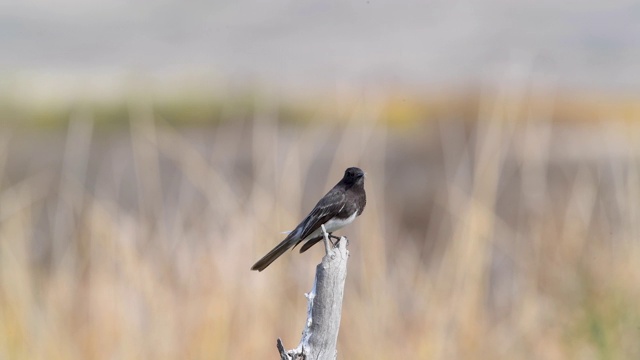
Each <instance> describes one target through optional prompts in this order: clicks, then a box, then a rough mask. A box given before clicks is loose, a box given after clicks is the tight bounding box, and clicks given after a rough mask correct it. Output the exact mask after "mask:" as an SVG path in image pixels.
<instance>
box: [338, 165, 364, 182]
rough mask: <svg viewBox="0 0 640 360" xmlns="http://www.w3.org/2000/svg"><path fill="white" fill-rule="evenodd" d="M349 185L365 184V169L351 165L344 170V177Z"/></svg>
mask: <svg viewBox="0 0 640 360" xmlns="http://www.w3.org/2000/svg"><path fill="white" fill-rule="evenodd" d="M342 181H344V182H345V183H346V184H347V185H354V184H358V185H363V184H364V171H362V170H361V169H360V168H357V167H350V168H348V169H347V170H345V171H344V177H343V178H342Z"/></svg>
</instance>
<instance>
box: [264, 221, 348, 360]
mask: <svg viewBox="0 0 640 360" xmlns="http://www.w3.org/2000/svg"><path fill="white" fill-rule="evenodd" d="M322 232H323V234H324V245H325V250H326V255H325V256H324V257H323V258H322V262H321V263H320V264H318V266H317V267H316V277H315V280H314V282H313V288H312V289H311V291H310V292H309V293H307V294H305V296H306V297H307V321H306V324H305V327H304V330H303V331H302V339H300V344H298V347H297V348H295V349H292V350H288V351H287V350H285V348H284V345H283V344H282V340H280V339H278V341H277V347H278V351H279V352H280V358H281V359H282V360H310V359H313V360H334V359H336V358H337V356H338V352H337V350H336V345H337V343H338V331H339V329H340V317H341V316H342V297H343V295H344V283H345V280H346V279H347V260H348V259H349V251H348V250H347V243H348V241H347V238H345V237H344V236H343V237H342V238H340V242H339V244H338V246H337V247H334V246H333V245H332V244H331V242H330V241H329V235H328V234H327V232H326V230H325V228H324V225H322Z"/></svg>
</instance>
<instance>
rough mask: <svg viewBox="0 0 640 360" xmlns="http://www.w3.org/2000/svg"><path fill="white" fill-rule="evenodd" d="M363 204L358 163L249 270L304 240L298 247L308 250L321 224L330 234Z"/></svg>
mask: <svg viewBox="0 0 640 360" xmlns="http://www.w3.org/2000/svg"><path fill="white" fill-rule="evenodd" d="M366 204H367V196H366V194H365V192H364V172H363V171H362V170H360V169H359V168H357V167H350V168H348V169H347V170H345V172H344V176H343V177H342V180H340V182H338V183H337V184H336V186H334V187H333V189H331V190H330V191H329V192H328V193H327V194H326V195H325V196H324V197H323V198H322V199H320V201H318V203H317V204H316V206H315V207H314V208H313V210H311V212H310V213H309V215H307V217H306V218H305V219H304V220H302V222H301V223H300V224H298V226H296V228H295V229H294V230H293V231H291V232H290V233H289V235H287V237H286V238H285V239H284V240H282V242H281V243H280V244H278V246H276V247H275V248H273V250H271V251H269V253H267V255H265V256H264V257H263V258H262V259H260V260H258V262H256V263H255V264H254V265H253V266H252V267H251V270H258V271H262V270H264V269H266V268H267V266H269V264H271V263H272V262H273V261H274V260H275V259H277V258H278V257H280V255H282V254H284V253H285V252H286V251H287V250H289V249H290V248H294V247H296V245H298V244H299V243H301V242H303V241H305V243H304V244H303V245H302V248H300V252H301V253H303V252H305V251H307V250H308V249H309V248H310V247H312V246H313V245H315V244H316V243H317V242H318V241H320V240H322V238H323V236H322V228H321V226H322V225H324V227H325V229H326V230H327V233H329V234H331V233H333V232H334V231H336V230H338V229H340V228H342V227H344V226H345V225H349V224H351V223H352V222H353V220H355V218H356V217H357V216H360V214H362V210H364V207H365V205H366Z"/></svg>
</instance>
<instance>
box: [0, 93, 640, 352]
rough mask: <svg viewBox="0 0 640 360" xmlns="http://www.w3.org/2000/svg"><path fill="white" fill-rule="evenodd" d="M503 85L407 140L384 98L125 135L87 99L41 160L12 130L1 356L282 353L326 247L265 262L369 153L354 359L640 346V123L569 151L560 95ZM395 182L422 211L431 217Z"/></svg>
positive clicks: (0, 142)
mask: <svg viewBox="0 0 640 360" xmlns="http://www.w3.org/2000/svg"><path fill="white" fill-rule="evenodd" d="M516 90H518V89H516ZM503 91H504V93H500V92H498V93H495V94H493V93H492V94H493V95H492V96H487V97H485V98H482V99H481V101H480V107H479V109H477V111H476V117H477V121H476V123H475V125H474V126H473V127H471V128H469V127H468V125H463V124H461V123H460V122H456V121H444V119H443V120H442V121H441V122H440V123H438V124H436V125H433V126H424V127H423V126H413V127H409V128H405V129H404V130H402V131H400V132H396V130H393V131H390V130H389V129H388V128H387V125H386V123H385V120H386V119H383V118H382V117H383V116H382V115H381V114H382V113H383V112H385V111H386V110H385V109H384V107H383V106H378V105H377V104H380V102H379V101H371V102H366V101H365V102H362V103H360V104H358V106H356V107H354V108H352V109H351V110H350V111H349V112H348V114H347V116H346V117H347V118H348V121H347V122H346V123H345V124H341V125H339V126H337V127H336V125H331V126H329V127H328V125H326V123H324V122H321V121H317V122H311V123H309V124H308V125H305V126H290V125H282V123H280V122H278V121H277V120H278V113H277V112H276V111H273V109H271V108H269V107H268V106H267V107H264V108H259V109H258V110H256V112H255V113H254V114H253V115H251V116H250V117H249V118H248V120H247V118H246V117H245V120H241V119H239V120H237V121H232V122H228V123H223V124H220V125H219V126H217V127H216V128H215V129H213V130H203V132H201V133H189V132H188V131H182V132H181V131H178V130H176V129H174V128H172V127H170V126H167V125H166V124H165V123H164V122H163V120H162V119H160V118H157V117H154V111H153V110H152V109H151V108H149V107H145V106H143V105H139V104H138V105H134V106H132V107H131V108H130V109H129V110H128V113H129V116H130V119H131V120H130V131H127V133H126V134H121V135H112V138H113V137H117V138H118V140H117V141H115V140H113V139H112V138H108V139H106V140H105V139H102V137H101V136H100V134H97V133H96V131H95V130H94V129H93V127H92V123H93V122H92V114H91V112H82V111H78V112H77V114H75V115H73V116H72V120H71V122H70V125H69V128H68V132H67V135H66V142H65V145H64V148H63V149H61V148H56V147H51V146H48V145H46V144H31V145H30V146H32V147H33V149H32V152H31V153H30V154H31V156H32V158H27V159H26V160H24V159H23V158H21V157H18V155H17V154H18V150H15V149H16V148H17V147H19V146H17V145H16V143H20V137H21V136H22V135H19V134H14V136H13V137H12V136H3V137H1V138H0V146H1V149H2V151H0V189H1V193H0V359H45V358H46V359H138V358H149V359H184V358H189V359H200V358H202V359H205V358H206V359H237V358H253V359H264V358H276V357H277V355H276V350H275V339H276V337H279V336H280V337H282V338H283V340H284V342H285V344H286V345H288V346H293V345H295V344H297V341H298V340H299V335H300V333H299V332H300V330H301V329H302V325H303V321H304V316H305V299H304V297H303V292H305V291H308V290H309V288H310V286H311V282H312V277H313V271H314V266H315V264H317V263H318V262H319V260H320V257H321V256H322V251H321V250H322V249H316V250H313V251H311V252H310V253H308V254H307V253H306V254H304V255H298V254H297V253H292V254H289V255H286V256H284V257H283V258H282V259H280V260H279V261H278V262H276V263H274V264H273V265H272V266H271V267H270V268H269V269H267V271H265V272H263V273H255V272H251V271H249V268H250V266H251V264H252V263H253V262H254V261H255V260H256V259H257V258H258V257H259V256H261V255H263V253H264V252H265V251H267V250H268V249H270V248H271V247H272V246H273V245H274V244H275V243H277V242H278V241H279V232H280V231H283V230H286V229H288V228H290V227H292V226H294V225H295V224H296V221H297V220H298V219H299V218H300V216H301V214H303V213H305V212H306V211H307V210H308V209H309V208H310V207H311V206H312V205H313V202H314V200H315V199H317V198H319V197H320V196H321V195H322V194H323V193H324V191H326V190H327V189H328V188H329V187H330V186H331V185H332V184H333V183H334V182H335V181H336V179H338V178H339V177H340V176H341V174H342V171H343V170H344V168H345V167H347V166H350V165H359V166H361V167H362V168H364V169H365V170H366V171H367V173H368V178H367V184H366V188H367V193H368V198H369V202H368V207H367V209H366V211H365V213H364V215H363V216H362V217H361V218H359V220H358V221H357V222H356V223H355V224H354V225H352V226H351V228H350V229H348V230H347V231H346V233H347V234H348V235H349V236H350V239H351V245H350V251H351V259H350V264H349V276H348V279H347V290H346V294H345V302H344V310H343V322H342V328H341V332H340V337H339V355H340V358H343V359H396V358H412V359H568V358H576V359H591V358H593V359H596V358H600V359H632V358H639V357H640V345H638V342H637V339H638V338H640V307H639V306H638V303H637V299H638V298H640V266H638V264H640V243H639V242H638V238H639V235H640V221H639V220H640V202H639V201H638V199H639V198H640V197H639V196H640V165H639V164H640V162H639V160H640V158H639V157H638V156H639V154H640V153H639V152H638V150H639V149H638V148H637V146H636V145H635V144H637V139H638V138H640V137H639V135H640V132H639V131H638V129H637V128H634V127H633V126H631V125H628V124H619V125H615V124H613V123H602V124H600V125H598V126H599V127H600V128H599V129H597V130H596V134H597V135H596V138H597V140H598V141H596V142H595V144H596V146H595V150H593V149H592V147H590V146H588V145H585V144H580V146H582V147H579V148H580V149H583V150H584V149H587V150H593V151H592V152H588V151H587V150H584V151H583V153H581V154H582V155H584V156H577V157H575V156H573V157H571V156H569V158H570V159H569V160H566V159H563V158H562V156H559V155H558V154H566V153H571V151H563V150H566V149H569V150H570V148H571V144H570V143H569V142H567V143H564V142H563V141H562V139H563V138H558V137H557V133H558V131H560V130H561V128H562V127H561V126H558V125H556V124H554V123H553V122H552V121H551V118H552V113H553V104H551V103H548V102H546V101H540V100H539V98H537V97H536V96H535V93H530V92H528V91H524V90H522V91H514V89H513V88H510V87H507V88H506V89H503ZM505 94H509V96H507V95H505ZM513 94H519V96H520V97H518V96H515V97H514V95H513ZM506 98H509V101H506V100H505V99H506ZM514 99H515V101H514ZM407 111H409V110H407ZM514 118H518V119H520V120H519V121H510V120H512V119H514ZM323 124H325V125H323ZM572 129H573V128H572ZM4 133H5V134H7V132H6V131H5V132H4ZM577 133H578V132H573V130H570V131H569V134H570V136H569V137H568V138H569V139H571V136H573V135H575V134H577ZM123 139H124V140H123ZM427 139H435V141H434V142H433V143H430V144H432V145H429V146H426V147H425V145H424V143H425V142H427ZM620 139H622V140H620ZM620 141H622V142H620ZM399 146H400V147H402V148H403V149H405V151H408V150H406V149H410V150H411V154H412V155H411V156H408V157H406V158H405V157H404V155H398V154H399V153H397V148H398V147H399ZM611 148H615V149H617V150H615V151H610V150H611ZM425 149H430V150H429V152H430V153H429V154H427V153H426V151H427V150H425ZM434 149H435V150H434ZM620 149H622V150H620ZM90 151H91V153H89V152H90ZM52 154H53V155H52ZM56 154H57V155H59V157H60V159H61V160H60V162H56V161H53V160H52V163H53V164H54V165H53V167H52V168H51V169H52V170H51V171H49V170H46V167H43V168H40V165H38V164H39V162H38V161H39V160H38V159H37V158H38V157H46V156H49V155H51V156H54V158H55V156H56ZM400 154H404V153H400ZM434 154H436V155H434ZM590 154H591V155H593V154H595V155H593V156H595V159H594V157H593V156H591V155H590ZM610 154H614V155H610ZM394 156H395V157H394ZM433 158H436V160H429V159H433ZM394 161H395V162H398V161H400V162H401V164H400V165H398V164H394V163H393V162H394ZM429 161H431V162H434V161H435V163H436V165H434V166H431V167H429V169H431V173H429V174H428V175H426V176H422V175H420V174H424V172H421V171H419V170H416V169H423V170H424V166H425V164H426V163H427V162H429ZM57 164H59V165H57ZM25 168H26V170H25ZM398 168H401V169H404V171H401V172H398V171H394V170H392V169H398ZM16 169H22V170H20V171H17V170H16ZM43 169H44V170H43ZM434 169H435V171H434ZM434 172H437V173H436V174H434ZM407 177H409V179H407ZM400 180H404V181H400ZM398 182H402V183H404V184H410V186H408V187H406V188H399V187H398V185H397V184H398ZM425 184H426V185H425ZM413 185H415V188H417V189H421V188H424V187H426V188H427V189H428V190H427V191H419V190H416V191H417V192H412V191H414V187H413ZM398 193H404V195H405V196H406V197H408V198H409V199H412V200H413V201H414V202H413V203H414V204H416V203H417V204H422V205H421V207H418V208H411V211H417V212H422V213H423V214H425V215H424V217H422V218H421V217H420V216H418V218H420V219H422V220H419V221H417V223H415V221H414V222H413V223H412V224H413V225H411V226H413V227H411V226H409V225H407V224H410V223H411V222H410V221H409V220H407V219H405V216H404V215H402V213H401V210H402V207H403V206H405V205H406V206H407V207H408V205H407V204H404V202H403V201H401V200H399V198H397V197H396V196H395V194H398ZM303 194H304V195H303ZM421 200H426V201H421ZM425 204H426V205H425ZM424 219H426V221H424Z"/></svg>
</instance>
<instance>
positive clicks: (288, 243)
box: [251, 236, 296, 271]
mask: <svg viewBox="0 0 640 360" xmlns="http://www.w3.org/2000/svg"><path fill="white" fill-rule="evenodd" d="M295 244H296V240H295V239H292V238H291V236H287V237H286V238H285V239H284V240H282V242H281V243H280V244H278V245H277V246H276V247H274V248H273V250H271V251H269V252H268V253H267V255H265V256H263V257H262V259H260V260H258V262H256V263H255V264H253V266H252V267H251V270H258V271H262V270H264V269H266V268H267V266H269V265H270V264H271V263H272V262H274V261H275V260H276V259H277V258H279V257H280V255H282V254H284V253H285V252H286V251H287V250H289V249H290V248H291V247H292V246H294V245H295Z"/></svg>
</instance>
